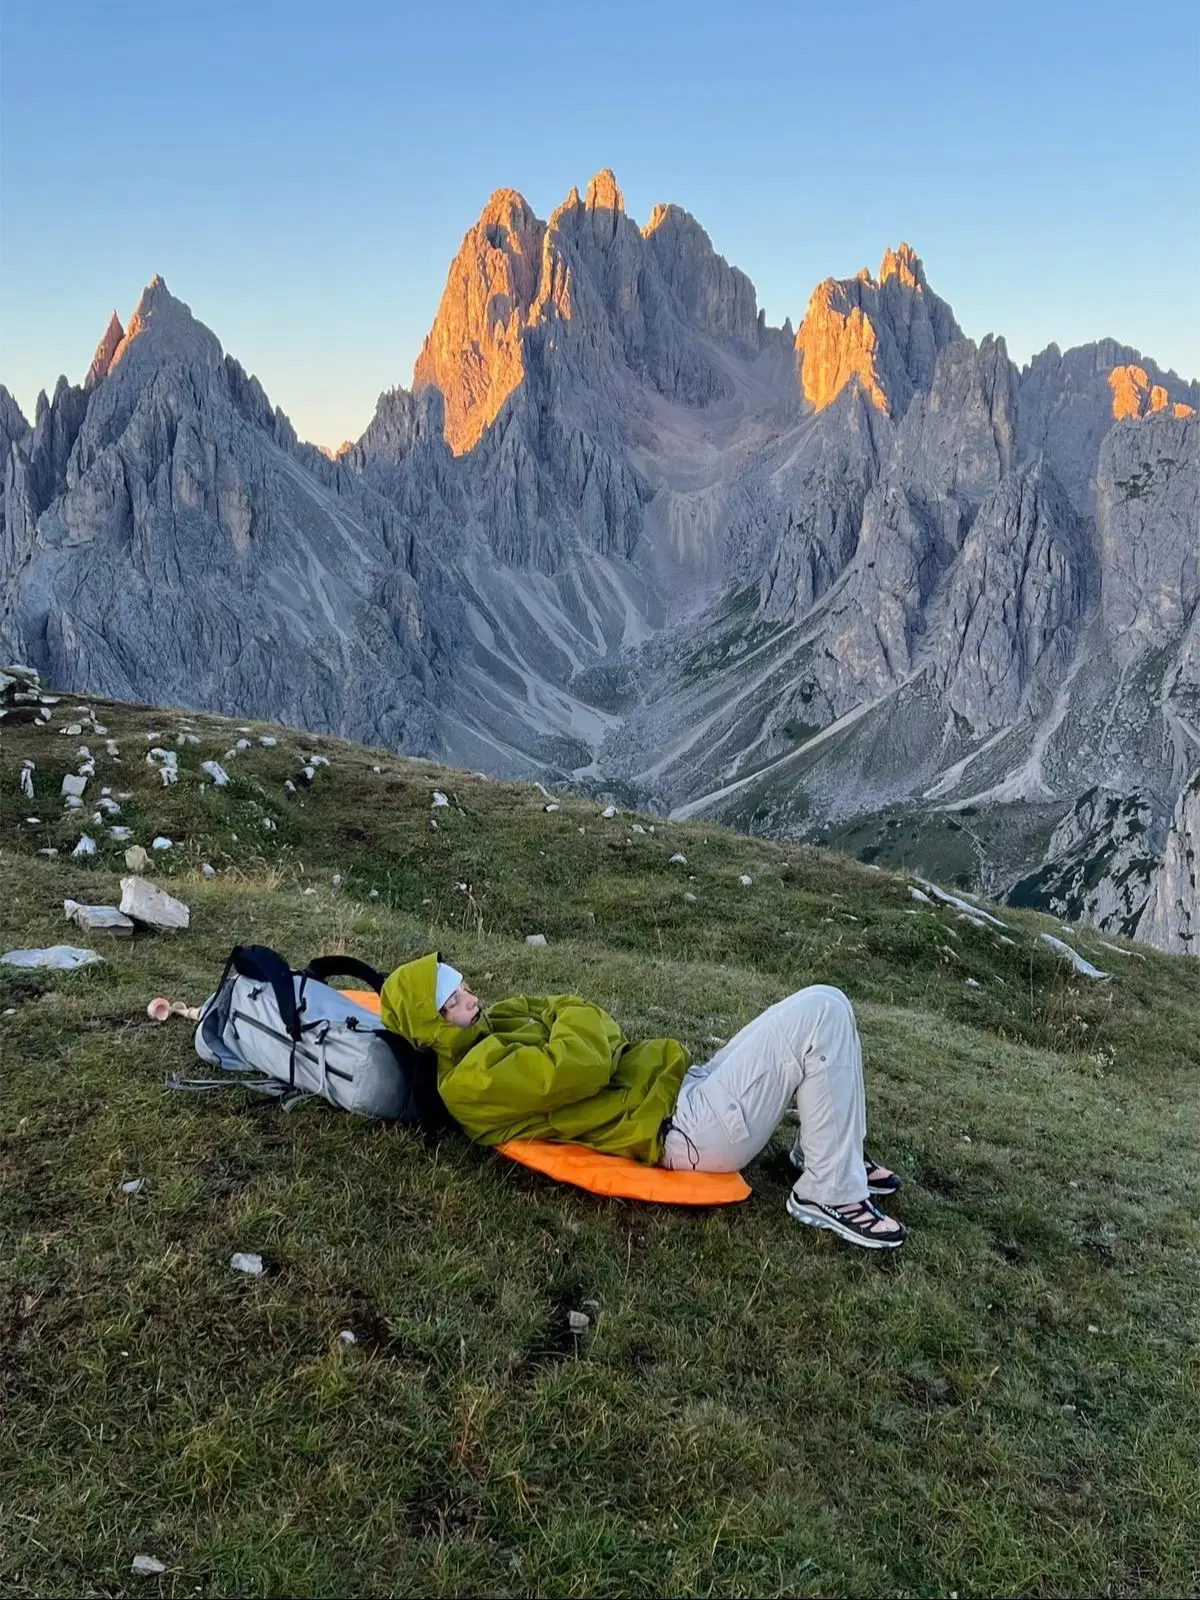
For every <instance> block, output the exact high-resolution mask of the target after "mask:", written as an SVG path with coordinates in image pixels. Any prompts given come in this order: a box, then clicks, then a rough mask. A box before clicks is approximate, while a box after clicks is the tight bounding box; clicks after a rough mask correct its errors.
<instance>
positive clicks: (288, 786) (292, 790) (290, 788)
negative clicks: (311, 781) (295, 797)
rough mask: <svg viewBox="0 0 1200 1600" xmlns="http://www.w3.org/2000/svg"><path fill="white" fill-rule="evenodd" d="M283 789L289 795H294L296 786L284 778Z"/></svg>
mask: <svg viewBox="0 0 1200 1600" xmlns="http://www.w3.org/2000/svg"><path fill="white" fill-rule="evenodd" d="M283 787H284V788H285V789H286V790H287V792H288V793H289V794H295V792H296V785H295V784H294V783H293V782H292V780H291V779H290V778H285V779H284V780H283Z"/></svg>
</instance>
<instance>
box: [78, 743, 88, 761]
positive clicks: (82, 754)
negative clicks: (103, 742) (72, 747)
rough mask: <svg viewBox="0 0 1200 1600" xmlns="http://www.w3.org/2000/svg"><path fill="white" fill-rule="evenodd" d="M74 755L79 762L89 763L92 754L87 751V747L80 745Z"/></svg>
mask: <svg viewBox="0 0 1200 1600" xmlns="http://www.w3.org/2000/svg"><path fill="white" fill-rule="evenodd" d="M75 754H76V755H77V756H78V757H79V759H80V760H81V761H90V760H91V759H92V752H91V751H90V750H89V749H88V747H87V745H85V744H81V745H80V746H79V749H78V750H76V752H75Z"/></svg>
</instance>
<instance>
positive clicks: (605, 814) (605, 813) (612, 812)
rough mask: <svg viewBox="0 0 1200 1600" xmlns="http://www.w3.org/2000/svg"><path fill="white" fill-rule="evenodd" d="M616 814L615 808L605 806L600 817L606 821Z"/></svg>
mask: <svg viewBox="0 0 1200 1600" xmlns="http://www.w3.org/2000/svg"><path fill="white" fill-rule="evenodd" d="M616 814H617V808H616V806H605V808H604V810H603V811H602V812H601V813H600V815H601V816H602V817H604V818H605V820H608V819H609V818H611V817H615V816H616Z"/></svg>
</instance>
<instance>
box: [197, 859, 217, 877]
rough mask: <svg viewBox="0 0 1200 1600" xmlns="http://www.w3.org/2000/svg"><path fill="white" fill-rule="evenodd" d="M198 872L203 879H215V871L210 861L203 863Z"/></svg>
mask: <svg viewBox="0 0 1200 1600" xmlns="http://www.w3.org/2000/svg"><path fill="white" fill-rule="evenodd" d="M200 872H201V875H202V876H203V877H205V878H215V877H216V875H217V869H216V867H214V866H213V864H212V863H211V862H210V861H206V862H205V863H204V865H203V866H202V867H201V868H200Z"/></svg>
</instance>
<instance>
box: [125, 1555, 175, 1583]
mask: <svg viewBox="0 0 1200 1600" xmlns="http://www.w3.org/2000/svg"><path fill="white" fill-rule="evenodd" d="M166 1570H167V1569H166V1567H164V1566H163V1564H162V1562H161V1561H156V1560H155V1558H154V1557H153V1556H134V1558H133V1571H134V1572H136V1573H138V1574H139V1575H140V1576H142V1577H147V1578H152V1577H154V1575H155V1574H156V1573H158V1572H165V1571H166Z"/></svg>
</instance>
